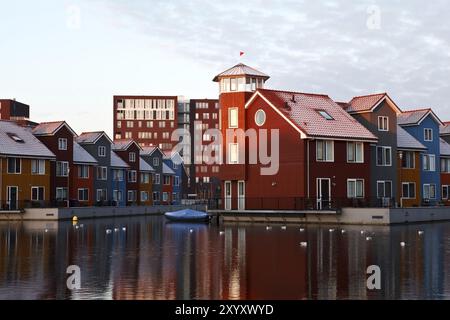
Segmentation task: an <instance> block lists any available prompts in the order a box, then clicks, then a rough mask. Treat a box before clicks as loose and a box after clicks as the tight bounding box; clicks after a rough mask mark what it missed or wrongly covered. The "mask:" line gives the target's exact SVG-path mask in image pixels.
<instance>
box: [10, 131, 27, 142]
mask: <svg viewBox="0 0 450 320" xmlns="http://www.w3.org/2000/svg"><path fill="white" fill-rule="evenodd" d="M8 136H9V137H10V138H11V139H12V140H14V141H15V142H17V143H25V141H24V140H23V139H22V138H21V137H19V136H18V135H16V134H15V133H8Z"/></svg>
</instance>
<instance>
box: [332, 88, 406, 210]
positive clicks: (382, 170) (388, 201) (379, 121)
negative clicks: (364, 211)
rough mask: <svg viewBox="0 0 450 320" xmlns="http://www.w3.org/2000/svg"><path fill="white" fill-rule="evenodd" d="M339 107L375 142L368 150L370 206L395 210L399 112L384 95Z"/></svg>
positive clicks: (355, 100) (373, 96)
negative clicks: (371, 135)
mask: <svg viewBox="0 0 450 320" xmlns="http://www.w3.org/2000/svg"><path fill="white" fill-rule="evenodd" d="M341 106H342V107H343V108H344V109H345V110H346V111H347V112H348V113H349V114H350V115H352V116H353V117H354V118H355V119H356V120H357V121H358V122H359V123H360V124H362V125H363V126H364V127H366V128H367V129H368V130H369V131H370V132H371V133H372V134H373V135H374V136H376V137H377V139H378V142H377V143H376V144H373V145H371V147H370V158H371V159H372V161H371V164H370V176H371V194H370V197H371V205H374V206H395V205H396V203H395V202H396V201H395V199H396V197H397V193H398V192H397V186H398V179H397V167H398V165H397V156H396V155H397V115H398V114H400V113H401V110H400V108H399V107H398V106H397V105H396V104H395V102H394V101H393V100H392V99H391V98H390V97H389V95H388V94H387V93H379V94H372V95H366V96H359V97H354V98H353V99H352V100H351V101H350V102H349V103H346V104H341Z"/></svg>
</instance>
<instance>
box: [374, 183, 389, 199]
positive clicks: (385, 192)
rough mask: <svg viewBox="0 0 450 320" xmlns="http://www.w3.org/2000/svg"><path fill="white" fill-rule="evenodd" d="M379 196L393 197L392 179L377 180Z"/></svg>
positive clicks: (379, 197) (380, 197)
mask: <svg viewBox="0 0 450 320" xmlns="http://www.w3.org/2000/svg"><path fill="white" fill-rule="evenodd" d="M377 197H378V199H382V198H392V181H378V182H377Z"/></svg>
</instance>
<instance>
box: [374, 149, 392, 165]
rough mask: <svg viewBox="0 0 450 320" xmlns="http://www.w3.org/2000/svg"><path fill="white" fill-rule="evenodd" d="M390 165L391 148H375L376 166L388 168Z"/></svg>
mask: <svg viewBox="0 0 450 320" xmlns="http://www.w3.org/2000/svg"><path fill="white" fill-rule="evenodd" d="M391 165H392V148H391V147H377V166H380V167H390V166H391Z"/></svg>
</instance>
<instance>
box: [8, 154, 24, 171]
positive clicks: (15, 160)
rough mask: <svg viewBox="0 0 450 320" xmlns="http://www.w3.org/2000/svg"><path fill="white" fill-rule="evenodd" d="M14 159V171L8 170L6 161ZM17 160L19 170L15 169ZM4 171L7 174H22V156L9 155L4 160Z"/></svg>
mask: <svg viewBox="0 0 450 320" xmlns="http://www.w3.org/2000/svg"><path fill="white" fill-rule="evenodd" d="M12 160H14V172H10V171H9V163H8V161H12ZM17 160H19V171H17ZM6 167H7V168H6V172H7V173H8V174H22V158H18V157H10V158H8V159H7V160H6Z"/></svg>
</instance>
